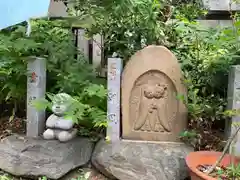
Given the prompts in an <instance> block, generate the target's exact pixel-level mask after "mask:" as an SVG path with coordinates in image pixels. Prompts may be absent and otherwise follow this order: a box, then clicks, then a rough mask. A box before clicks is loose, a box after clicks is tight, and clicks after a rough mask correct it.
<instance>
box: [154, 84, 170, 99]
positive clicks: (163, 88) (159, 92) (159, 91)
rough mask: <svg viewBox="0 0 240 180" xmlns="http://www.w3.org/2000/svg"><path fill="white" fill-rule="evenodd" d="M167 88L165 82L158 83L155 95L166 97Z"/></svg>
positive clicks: (158, 97)
mask: <svg viewBox="0 0 240 180" xmlns="http://www.w3.org/2000/svg"><path fill="white" fill-rule="evenodd" d="M166 89H167V86H166V85H165V84H156V89H155V93H154V97H155V98H156V99H160V98H162V97H164V94H165V91H166Z"/></svg>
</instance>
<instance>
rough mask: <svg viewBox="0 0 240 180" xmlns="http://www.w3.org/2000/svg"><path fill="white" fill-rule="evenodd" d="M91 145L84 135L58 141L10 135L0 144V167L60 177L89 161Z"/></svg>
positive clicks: (26, 174)
mask: <svg viewBox="0 0 240 180" xmlns="http://www.w3.org/2000/svg"><path fill="white" fill-rule="evenodd" d="M93 147H94V144H93V143H92V142H91V141H90V140H89V139H85V138H75V139H73V140H71V141H68V142H66V143H60V142H59V141H56V140H52V141H46V140H41V139H38V140H34V139H30V138H25V137H20V136H9V137H7V138H6V139H4V140H3V142H1V143H0V169H2V170H3V171H6V172H8V173H10V174H13V175H16V176H22V177H31V178H36V177H39V176H43V175H44V176H47V177H48V178H50V179H59V178H60V177H62V176H63V175H65V174H66V173H68V172H69V171H70V170H73V169H75V168H77V167H79V166H82V165H85V164H86V163H88V161H89V160H90V158H91V154H92V150H93Z"/></svg>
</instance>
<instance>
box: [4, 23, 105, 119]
mask: <svg viewBox="0 0 240 180" xmlns="http://www.w3.org/2000/svg"><path fill="white" fill-rule="evenodd" d="M31 25H32V32H31V35H30V37H26V35H25V33H26V26H25V25H24V24H22V25H17V26H14V27H10V28H8V29H5V30H3V31H1V32H0V55H1V59H0V74H1V81H0V88H1V90H2V91H1V92H2V93H1V96H0V101H1V104H3V103H5V102H8V103H11V104H14V103H16V104H17V105H19V104H20V103H21V102H23V103H24V102H25V99H26V84H27V82H26V79H27V71H26V69H27V61H28V59H29V56H41V57H46V58H47V91H48V92H49V93H48V98H49V97H50V94H51V93H55V94H56V93H58V92H66V93H69V94H70V95H72V96H76V99H78V100H80V101H81V102H84V103H85V104H87V103H89V106H87V110H86V111H84V114H80V111H78V115H79V116H80V115H81V116H87V115H89V116H91V118H92V117H95V116H97V118H96V119H95V120H96V121H97V119H99V118H102V117H103V116H104V112H102V111H100V110H99V108H98V107H100V109H101V110H103V111H106V104H105V102H104V100H103V99H104V98H106V94H105V93H104V90H105V80H99V79H97V78H96V73H95V72H94V70H93V69H92V67H91V66H90V65H89V64H88V62H87V61H86V60H85V58H84V56H83V55H82V53H81V52H77V50H76V48H75V46H74V43H73V35H72V32H71V30H70V29H69V28H62V27H61V25H62V22H59V21H47V20H34V21H31ZM76 53H77V54H78V58H77V59H76V58H75V57H74V55H75V54H76ZM102 84H103V85H102ZM96 93H97V94H96ZM98 100H99V102H98ZM41 101H43V102H44V103H43V102H42V103H41V104H45V106H46V107H45V108H47V107H49V106H50V104H49V103H47V102H46V101H45V100H41ZM94 103H95V104H94ZM85 104H84V106H85ZM96 104H97V106H96V109H94V108H95V106H94V105H96ZM79 105H81V104H79ZM36 106H37V105H36ZM84 108H85V107H84ZM14 112H15V111H14ZM103 119H106V117H105V118H103Z"/></svg>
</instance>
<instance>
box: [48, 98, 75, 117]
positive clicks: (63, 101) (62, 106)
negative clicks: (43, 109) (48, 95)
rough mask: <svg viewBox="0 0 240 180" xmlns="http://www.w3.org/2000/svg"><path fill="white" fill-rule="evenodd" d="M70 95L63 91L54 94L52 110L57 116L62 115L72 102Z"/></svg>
mask: <svg viewBox="0 0 240 180" xmlns="http://www.w3.org/2000/svg"><path fill="white" fill-rule="evenodd" d="M72 102H73V101H72V97H71V96H69V95H68V94H65V93H59V94H56V95H55V96H54V98H53V106H52V111H53V113H54V114H56V115H58V116H62V115H64V114H65V113H66V112H67V111H68V110H69V107H70V105H71V104H72Z"/></svg>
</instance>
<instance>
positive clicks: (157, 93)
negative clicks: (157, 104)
mask: <svg viewBox="0 0 240 180" xmlns="http://www.w3.org/2000/svg"><path fill="white" fill-rule="evenodd" d="M166 89H167V87H166V86H165V85H161V84H155V85H148V86H147V87H146V88H145V89H144V96H145V97H146V98H148V99H152V98H156V99H160V98H162V97H163V96H164V93H165V90H166Z"/></svg>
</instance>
